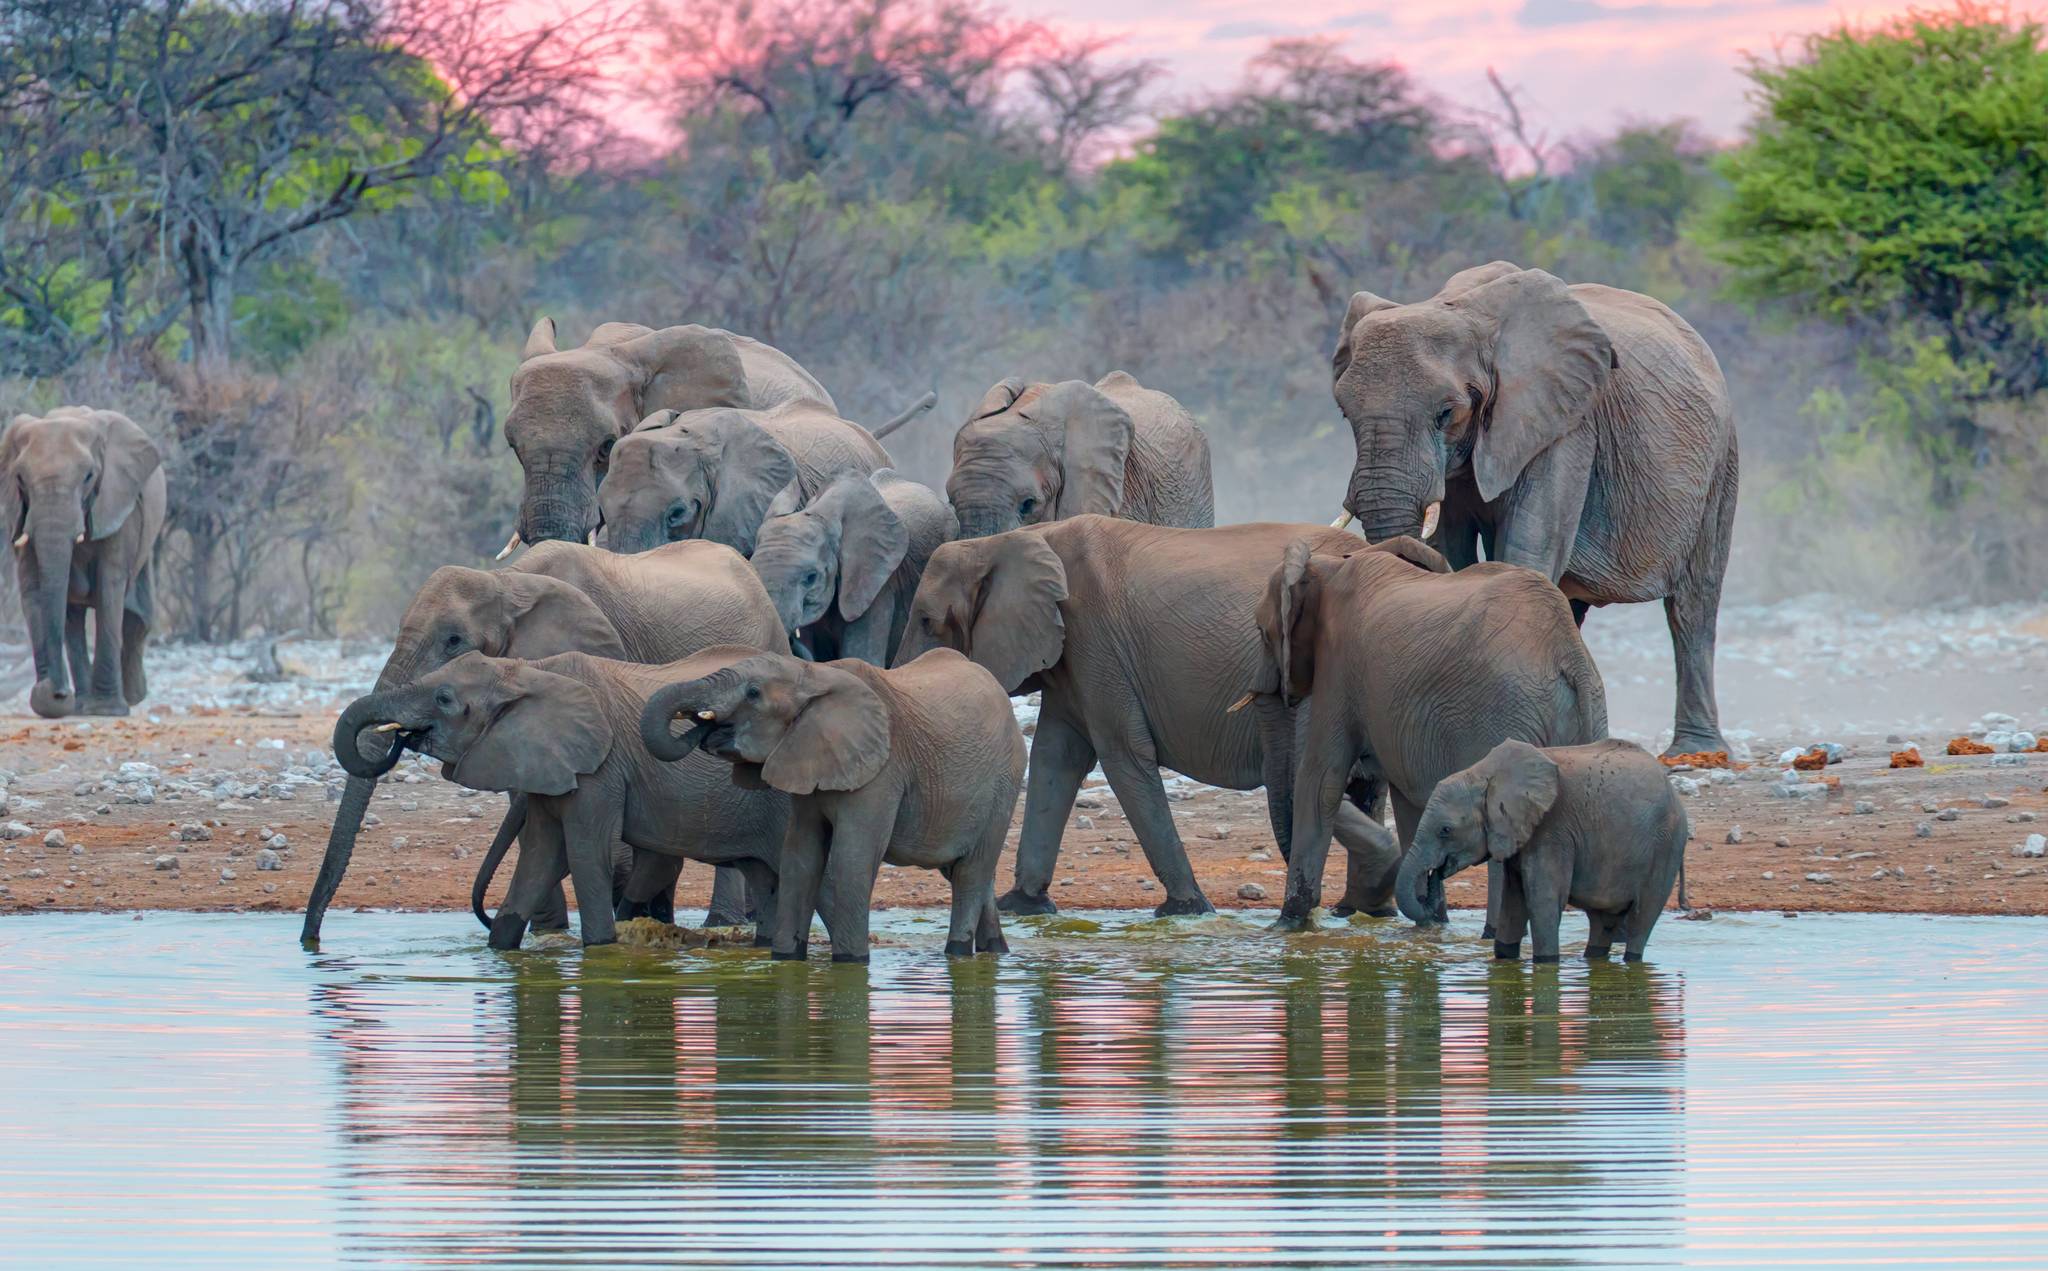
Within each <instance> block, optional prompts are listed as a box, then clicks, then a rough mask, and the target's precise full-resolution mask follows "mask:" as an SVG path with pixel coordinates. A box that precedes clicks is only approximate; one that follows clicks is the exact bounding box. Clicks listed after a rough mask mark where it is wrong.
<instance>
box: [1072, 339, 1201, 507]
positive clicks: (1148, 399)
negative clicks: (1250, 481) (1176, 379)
mask: <svg viewBox="0 0 2048 1271" xmlns="http://www.w3.org/2000/svg"><path fill="white" fill-rule="evenodd" d="M1095 387H1096V388H1097V389H1098V390H1100V391H1101V393H1102V394H1103V396H1105V397H1107V398H1109V399H1110V400H1111V401H1113V402H1115V403H1116V404H1117V405H1118V406H1121V407H1123V409H1124V411H1125V412H1126V413H1127V414H1129V415H1130V417H1131V449H1130V454H1129V457H1128V458H1126V459H1125V461H1124V491H1125V493H1124V508H1123V510H1122V511H1121V512H1120V513H1119V515H1120V516H1122V517H1123V518H1124V519H1126V520H1132V521H1145V522H1147V523H1149V524H1152V525H1167V526H1172V527H1175V528H1178V529H1190V530H1202V529H1209V528H1211V527H1213V526H1214V525H1215V524H1216V494H1215V489H1214V486H1213V482H1212V479H1211V474H1210V458H1209V436H1208V434H1207V433H1205V432H1203V431H1202V426H1201V424H1199V423H1197V422H1196V420H1195V417H1194V416H1193V415H1192V414H1190V413H1189V412H1188V409H1187V407H1185V406H1183V405H1181V404H1180V402H1178V401H1177V400H1175V399H1174V398H1173V397H1171V396H1170V395H1168V394H1166V393H1162V392H1160V391H1159V390H1157V389H1151V388H1146V387H1145V386H1144V385H1142V384H1140V383H1139V382H1138V381H1137V380H1136V379H1135V378H1133V377H1132V376H1131V375H1129V374H1128V373H1126V372H1124V371H1112V372H1111V373H1109V374H1108V375H1105V376H1103V377H1102V379H1100V380H1098V381H1097V382H1096V385H1095Z"/></svg>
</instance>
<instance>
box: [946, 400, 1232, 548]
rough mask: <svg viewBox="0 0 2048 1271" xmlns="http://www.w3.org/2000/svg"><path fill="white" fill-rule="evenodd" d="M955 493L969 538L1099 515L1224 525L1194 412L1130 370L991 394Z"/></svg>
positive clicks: (971, 428) (960, 440) (949, 491)
mask: <svg viewBox="0 0 2048 1271" xmlns="http://www.w3.org/2000/svg"><path fill="white" fill-rule="evenodd" d="M946 497H947V498H948V499H949V500H951V502H952V504H953V511H954V512H955V513H956V514H957V515H958V516H959V518H960V536H961V537H962V538H983V537H986V536H987V535H990V534H1001V533H1004V532H1005V531H1008V530H1014V529H1017V528H1018V527H1020V526H1025V525H1039V524H1043V523H1045V522H1047V521H1063V520H1066V519H1067V518H1069V517H1075V516H1082V515H1085V514H1087V513H1091V512H1093V513H1097V514H1100V515H1102V516H1116V517H1122V518H1123V519H1125V520H1127V521H1144V522H1147V523H1149V524H1152V525H1173V526H1180V527H1182V528H1188V529H1202V528H1206V527H1208V526H1211V525H1214V524H1215V523H1216V499H1215V495H1214V493H1213V492H1212V491H1211V489H1210V484H1209V439H1208V437H1207V436H1205V435H1204V434H1203V432H1202V428H1201V425H1199V424H1197V423H1196V422H1195V419H1194V416H1192V415H1190V414H1188V412H1187V410H1186V408H1185V407H1183V406H1182V405H1181V404H1180V403H1179V402H1177V401H1175V400H1174V399H1173V398H1171V397H1168V396H1167V395H1166V394H1164V393H1161V392H1157V391H1154V390H1152V389H1149V388H1146V387H1145V386H1144V385H1142V384H1140V383H1138V381H1137V380H1135V379H1133V378H1131V377H1130V376H1129V375H1127V374H1125V373H1124V372H1122V371H1112V372H1110V373H1109V374H1108V375H1105V376H1103V377H1102V378H1101V379H1100V380H1098V381H1096V382H1095V383H1094V384H1093V385H1090V384H1087V383H1086V382H1084V381H1081V380H1067V381H1065V382H1063V383H1059V384H1026V383H1024V381H1022V380H1020V379H1006V380H1004V381H1003V382H1002V383H1000V384H997V385H996V386H995V387H994V388H991V389H990V390H989V391H988V393H987V395H986V396H984V397H983V398H982V400H981V404H980V405H978V406H976V407H975V408H974V413H973V414H971V415H969V416H968V419H967V423H966V424H965V425H963V426H962V427H961V429H960V431H959V432H958V433H957V434H955V435H954V437H953V471H952V474H951V475H950V476H948V477H947V478H946Z"/></svg>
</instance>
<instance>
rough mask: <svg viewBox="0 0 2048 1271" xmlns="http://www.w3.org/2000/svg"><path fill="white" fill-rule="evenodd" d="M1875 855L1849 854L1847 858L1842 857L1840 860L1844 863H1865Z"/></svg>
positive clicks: (1874, 853) (1868, 853) (1866, 853)
mask: <svg viewBox="0 0 2048 1271" xmlns="http://www.w3.org/2000/svg"><path fill="white" fill-rule="evenodd" d="M1876 855H1877V853H1876V852H1851V853H1849V854H1848V855H1847V856H1844V857H1843V858H1842V859H1843V860H1845V861H1867V860H1869V859H1870V858H1871V857H1873V856H1876Z"/></svg>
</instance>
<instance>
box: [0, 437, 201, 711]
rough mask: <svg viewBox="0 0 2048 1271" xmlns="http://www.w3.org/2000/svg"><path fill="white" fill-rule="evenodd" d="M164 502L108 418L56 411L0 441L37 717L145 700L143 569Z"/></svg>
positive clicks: (137, 446) (1, 511) (153, 477)
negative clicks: (89, 639) (90, 632)
mask: <svg viewBox="0 0 2048 1271" xmlns="http://www.w3.org/2000/svg"><path fill="white" fill-rule="evenodd" d="M167 502H168V499H167V495H166V489H165V482H164V469H163V460H162V458H161V456H159V455H158V453H157V448H156V445H155V443H153V442H151V441H150V439H149V437H148V436H147V435H146V434H144V433H143V431H142V429H141V428H139V427H137V426H136V423H135V421H134V420H132V419H130V418H128V417H127V416H126V415H123V414H121V413H119V412H118V411H111V410H93V409H91V408H89V407H85V406H63V407H59V408H58V409H56V410H53V411H51V412H50V413H49V414H47V415H45V416H42V417H41V418H37V417H36V416H33V415H16V416H15V417H14V419H13V421H12V422H10V423H9V424H8V425H7V428H6V430H5V432H0V524H5V525H6V526H7V533H8V536H9V537H10V538H11V539H12V540H13V543H14V568H15V578H16V580H17V581H18V582H19V584H20V587H21V603H22V611H23V615H24V616H25V617H26V618H27V619H28V628H29V641H30V644H31V646H32V647H33V649H34V652H35V664H36V682H35V687H34V688H33V689H31V690H30V691H29V705H30V707H31V708H32V709H33V710H34V711H35V713H36V714H38V715H41V716H44V717H45V718H50V719H56V718H61V717H62V716H65V715H71V714H86V715H126V714H127V713H128V708H129V707H130V706H133V705H135V704H136V703H138V702H140V701H141V700H142V699H143V698H144V697H146V696H148V694H149V680H148V677H147V675H145V673H144V671H143V666H142V650H143V645H144V643H145V642H146V641H147V640H148V637H149V628H150V623H151V621H152V604H151V597H150V568H149V562H150V555H151V553H152V552H153V551H154V550H155V548H156V540H157V535H158V534H160V533H162V532H163V526H164V513H165V509H166V506H167ZM88 610H90V611H91V612H92V614H93V618H94V637H93V644H92V647H91V649H90V650H88V648H87V646H86V637H85V619H86V613H87V611H88ZM67 664H68V665H67Z"/></svg>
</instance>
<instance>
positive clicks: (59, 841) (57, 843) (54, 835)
mask: <svg viewBox="0 0 2048 1271" xmlns="http://www.w3.org/2000/svg"><path fill="white" fill-rule="evenodd" d="M43 846H44V847H48V848H58V847H62V846H64V831H62V830H51V831H50V832H49V833H47V834H45V835H43Z"/></svg>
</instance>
